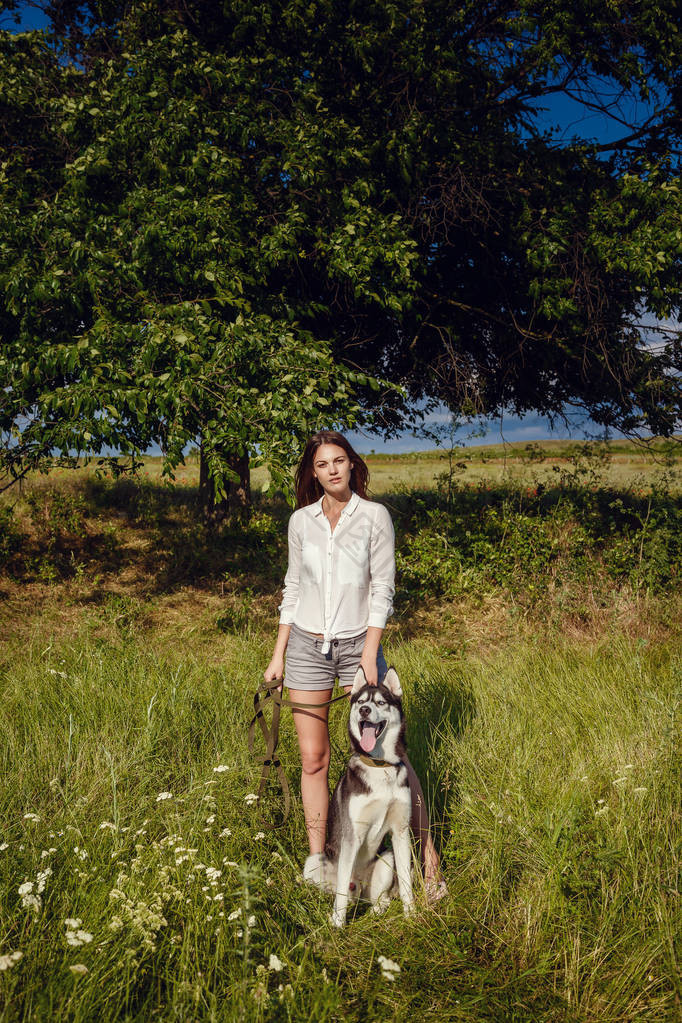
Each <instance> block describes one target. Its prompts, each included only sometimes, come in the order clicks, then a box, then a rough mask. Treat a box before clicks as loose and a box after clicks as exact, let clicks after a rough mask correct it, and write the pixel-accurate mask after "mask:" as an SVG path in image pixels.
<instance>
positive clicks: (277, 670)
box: [263, 654, 284, 693]
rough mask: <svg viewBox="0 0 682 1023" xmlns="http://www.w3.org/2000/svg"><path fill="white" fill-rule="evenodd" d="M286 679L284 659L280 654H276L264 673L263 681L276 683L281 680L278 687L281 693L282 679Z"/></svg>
mask: <svg viewBox="0 0 682 1023" xmlns="http://www.w3.org/2000/svg"><path fill="white" fill-rule="evenodd" d="M283 678H284V658H283V657H281V656H280V655H279V654H274V655H273V658H272V660H271V661H270V663H269V664H268V666H267V668H266V669H265V671H264V672H263V679H264V680H265V682H266V683H267V682H274V681H275V680H279V682H280V684H279V685H278V686H277V688H278V689H279V691H280V693H281V692H282V679H283Z"/></svg>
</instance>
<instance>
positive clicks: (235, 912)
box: [227, 909, 242, 920]
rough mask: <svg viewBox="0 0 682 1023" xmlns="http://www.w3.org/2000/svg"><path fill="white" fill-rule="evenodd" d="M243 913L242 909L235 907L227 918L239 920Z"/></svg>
mask: <svg viewBox="0 0 682 1023" xmlns="http://www.w3.org/2000/svg"><path fill="white" fill-rule="evenodd" d="M241 915H242V911H241V909H233V910H232V912H231V913H230V915H229V916H228V918H227V919H228V920H238V919H239V917H240V916H241Z"/></svg>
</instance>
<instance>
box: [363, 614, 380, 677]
mask: <svg viewBox="0 0 682 1023" xmlns="http://www.w3.org/2000/svg"><path fill="white" fill-rule="evenodd" d="M383 631H384V630H383V629H378V628H376V626H373V625H370V627H369V628H368V629H367V635H366V636H365V645H364V646H363V648H362V657H361V658H360V667H361V668H362V670H363V671H364V673H365V678H366V679H367V681H368V682H369V684H370V685H371V686H375V685H376V684H377V682H378V681H379V670H378V668H377V654H378V653H379V644H380V643H381V635H382V633H383Z"/></svg>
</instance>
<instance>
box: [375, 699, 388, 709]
mask: <svg viewBox="0 0 682 1023" xmlns="http://www.w3.org/2000/svg"><path fill="white" fill-rule="evenodd" d="M374 703H375V704H376V706H377V707H385V706H386V700H375V701H374Z"/></svg>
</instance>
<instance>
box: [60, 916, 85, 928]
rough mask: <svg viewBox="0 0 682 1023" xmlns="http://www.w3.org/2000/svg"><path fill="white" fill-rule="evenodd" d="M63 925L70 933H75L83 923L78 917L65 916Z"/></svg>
mask: <svg viewBox="0 0 682 1023" xmlns="http://www.w3.org/2000/svg"><path fill="white" fill-rule="evenodd" d="M64 923H65V925H66V926H67V927H68V928H69V930H70V931H77V930H78V928H79V927H80V926H81V924H82V923H83V921H82V920H81V918H80V917H79V916H67V918H66V920H65V921H64Z"/></svg>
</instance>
